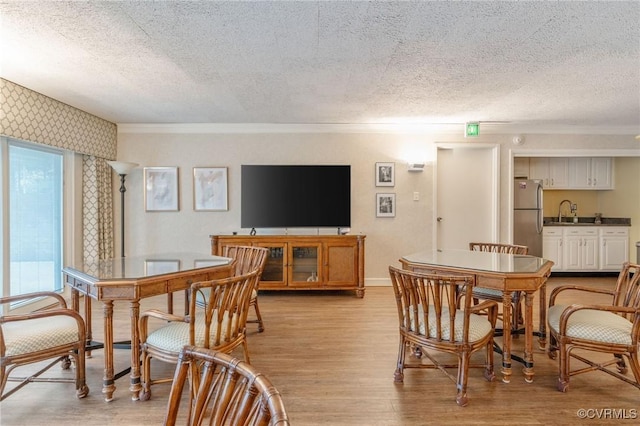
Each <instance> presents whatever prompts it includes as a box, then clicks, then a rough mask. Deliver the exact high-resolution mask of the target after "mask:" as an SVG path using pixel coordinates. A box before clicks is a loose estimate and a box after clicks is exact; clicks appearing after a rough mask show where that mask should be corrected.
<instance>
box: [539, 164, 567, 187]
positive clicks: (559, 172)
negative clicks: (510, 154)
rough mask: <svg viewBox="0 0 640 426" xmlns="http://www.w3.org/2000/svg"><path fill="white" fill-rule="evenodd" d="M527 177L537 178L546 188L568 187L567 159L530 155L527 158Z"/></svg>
mask: <svg viewBox="0 0 640 426" xmlns="http://www.w3.org/2000/svg"><path fill="white" fill-rule="evenodd" d="M529 179H539V180H541V181H542V186H543V187H544V188H547V189H567V188H568V187H569V159H568V158H560V157H550V158H546V157H532V158H530V159H529Z"/></svg>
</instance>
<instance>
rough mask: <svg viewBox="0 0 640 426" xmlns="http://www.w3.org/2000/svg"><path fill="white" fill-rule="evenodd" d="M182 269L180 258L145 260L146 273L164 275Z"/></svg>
mask: <svg viewBox="0 0 640 426" xmlns="http://www.w3.org/2000/svg"><path fill="white" fill-rule="evenodd" d="M179 270H180V261H179V260H165V259H162V260H160V259H148V260H145V261H144V275H145V276H151V275H162V274H169V273H171V272H178V271H179Z"/></svg>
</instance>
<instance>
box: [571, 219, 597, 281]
mask: <svg viewBox="0 0 640 426" xmlns="http://www.w3.org/2000/svg"><path fill="white" fill-rule="evenodd" d="M563 237H564V244H563V246H564V247H563V257H564V270H565V271H585V270H590V271H593V270H598V269H599V267H600V264H599V263H598V230H597V229H595V228H582V227H575V228H567V229H564V231H563Z"/></svg>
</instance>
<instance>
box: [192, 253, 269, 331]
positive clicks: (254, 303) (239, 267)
mask: <svg viewBox="0 0 640 426" xmlns="http://www.w3.org/2000/svg"><path fill="white" fill-rule="evenodd" d="M221 256H223V257H229V258H231V259H234V260H235V269H234V275H241V274H246V273H247V272H251V271H253V270H258V271H259V276H261V275H262V271H263V270H264V265H265V263H266V261H267V257H268V256H269V249H267V248H265V247H256V246H223V247H222V253H221ZM259 281H260V279H258V282H259ZM201 296H206V291H203V293H202V294H201ZM196 302H197V303H198V306H203V297H199V298H198V300H197V301H196ZM249 306H251V307H253V310H254V313H255V316H256V319H247V323H253V324H258V333H262V332H263V331H264V322H263V321H262V315H261V314H260V307H259V306H258V285H256V288H255V289H254V290H253V292H252V293H251V299H250V300H249Z"/></svg>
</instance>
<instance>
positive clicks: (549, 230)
mask: <svg viewBox="0 0 640 426" xmlns="http://www.w3.org/2000/svg"><path fill="white" fill-rule="evenodd" d="M542 235H543V236H558V237H560V236H562V228H559V227H557V226H552V227H549V226H545V227H543V228H542Z"/></svg>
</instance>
